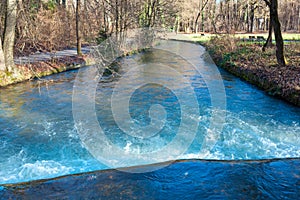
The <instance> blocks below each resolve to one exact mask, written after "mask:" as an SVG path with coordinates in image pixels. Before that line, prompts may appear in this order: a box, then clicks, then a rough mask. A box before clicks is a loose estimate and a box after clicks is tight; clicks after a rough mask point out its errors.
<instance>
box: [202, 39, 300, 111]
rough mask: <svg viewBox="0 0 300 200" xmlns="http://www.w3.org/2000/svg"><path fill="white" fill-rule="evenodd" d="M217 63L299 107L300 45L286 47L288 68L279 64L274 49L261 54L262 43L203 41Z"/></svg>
mask: <svg viewBox="0 0 300 200" xmlns="http://www.w3.org/2000/svg"><path fill="white" fill-rule="evenodd" d="M201 44H202V45H204V46H205V47H206V49H207V51H208V52H209V53H210V55H211V57H212V59H213V60H214V61H215V63H216V64H217V65H218V66H220V67H222V68H224V69H225V70H227V71H229V72H230V73H232V74H234V75H235V76H237V77H240V78H241V79H244V80H246V81H247V82H249V83H251V84H253V85H256V86H257V87H259V88H261V89H263V90H264V91H266V92H267V93H268V94H269V95H272V96H275V97H279V98H281V99H283V100H286V101H287V102H290V103H292V104H294V105H296V106H300V66H299V64H300V44H299V43H296V42H295V43H291V44H289V45H286V46H285V50H286V57H287V61H288V64H287V66H284V67H283V66H279V65H278V64H276V58H275V47H273V48H269V49H267V50H266V52H262V50H261V45H262V44H254V43H252V44H251V43H250V44H249V43H244V42H242V41H240V40H239V39H236V38H233V37H230V36H223V37H215V38H212V39H211V40H210V41H208V42H201Z"/></svg>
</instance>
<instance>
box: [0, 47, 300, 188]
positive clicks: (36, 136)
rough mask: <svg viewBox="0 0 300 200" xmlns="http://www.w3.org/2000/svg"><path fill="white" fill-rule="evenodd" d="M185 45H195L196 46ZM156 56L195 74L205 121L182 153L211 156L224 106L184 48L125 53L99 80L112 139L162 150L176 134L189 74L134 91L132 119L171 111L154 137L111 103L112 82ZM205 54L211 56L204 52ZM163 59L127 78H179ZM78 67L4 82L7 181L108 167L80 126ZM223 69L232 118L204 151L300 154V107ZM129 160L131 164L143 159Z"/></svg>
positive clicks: (231, 155) (0, 168) (3, 168)
mask: <svg viewBox="0 0 300 200" xmlns="http://www.w3.org/2000/svg"><path fill="white" fill-rule="evenodd" d="M174 45H175V46H177V47H178V48H183V49H184V48H186V47H185V44H184V43H180V42H176V43H174ZM185 51H187V52H188V51H189V48H186V49H185ZM191 53H194V54H195V52H191ZM196 53H197V52H196ZM202 53H204V52H203V50H201V49H199V52H198V54H199V55H201V54H202ZM199 59H205V61H206V62H207V63H208V64H207V65H209V64H211V61H210V60H209V59H208V58H205V57H204V58H201V57H200V56H199ZM153 62H155V63H159V64H162V65H167V66H169V67H171V68H173V69H175V70H177V71H178V72H179V73H180V74H183V75H184V77H185V78H186V79H187V80H189V82H191V85H192V87H193V89H194V91H195V92H196V95H197V100H198V102H199V105H198V106H199V111H200V113H199V115H197V116H186V117H188V118H189V119H190V120H194V121H196V122H197V123H199V126H198V131H197V133H196V137H195V139H194V140H193V143H192V144H191V145H190V148H189V149H188V150H187V152H186V153H185V154H184V155H182V156H181V158H204V157H203V155H200V154H199V151H200V149H201V145H202V142H203V138H204V137H205V136H206V134H207V132H208V131H213V130H209V123H210V122H209V120H210V116H211V115H212V112H220V111H218V110H212V109H211V101H210V94H209V93H208V89H207V88H206V82H205V81H204V80H203V78H202V76H201V75H199V74H198V73H197V71H195V70H193V69H192V68H191V67H190V66H188V63H187V62H186V61H184V60H183V59H182V58H181V57H180V56H178V57H176V56H174V54H170V53H168V52H166V51H162V50H157V49H156V50H155V49H153V50H149V51H147V52H144V53H141V54H138V55H135V56H130V57H126V58H124V59H122V60H121V64H122V67H121V69H120V70H119V72H118V73H119V76H118V77H116V78H112V77H111V81H105V82H100V84H99V85H98V88H97V95H96V111H97V116H98V120H99V123H100V125H101V127H102V128H103V130H104V131H105V134H106V136H107V138H108V139H109V140H110V141H111V142H113V143H114V144H115V145H116V146H118V147H119V148H121V149H124V151H128V152H135V153H142V152H143V151H144V152H148V151H150V152H152V151H156V150H157V149H160V148H162V147H163V146H165V145H167V144H169V143H170V142H171V141H172V140H173V138H174V137H175V136H176V133H177V131H178V127H179V126H180V122H181V119H182V116H180V115H181V114H182V113H181V109H182V107H181V106H182V105H181V104H180V102H179V101H178V96H176V95H175V93H179V94H181V95H183V96H184V94H186V92H187V90H186V88H187V87H188V86H189V82H185V81H183V80H184V79H182V80H178V81H177V84H175V86H174V88H173V89H172V90H170V89H169V88H167V87H165V88H164V87H162V85H158V84H155V83H153V84H148V85H145V86H144V87H140V88H138V89H137V90H135V92H134V93H133V94H132V96H131V98H130V107H129V112H130V116H131V118H132V120H134V122H135V123H137V124H138V125H139V126H145V125H149V124H150V123H151V119H150V118H149V109H150V108H151V105H152V104H159V105H161V106H163V107H164V108H165V111H166V117H165V118H162V119H161V120H165V121H164V127H163V129H162V130H161V131H160V132H159V133H158V134H156V135H154V136H152V137H149V138H147V139H144V140H143V139H141V138H138V137H134V136H132V135H130V134H124V132H123V131H122V130H121V129H120V128H119V127H118V126H117V125H116V122H115V120H114V118H113V113H112V111H111V95H112V92H113V88H115V87H116V85H117V83H118V82H117V81H119V80H121V78H122V75H124V74H125V73H127V72H128V71H129V70H131V69H132V66H133V65H134V63H138V64H141V65H143V64H147V63H148V64H149V63H153ZM201 62H202V64H205V63H206V62H204V61H203V60H202V61H201ZM158 66H159V65H153V66H152V68H147V69H146V70H144V71H143V70H140V71H137V72H135V73H133V75H132V76H131V79H130V81H132V82H130V81H128V82H127V83H126V84H128V87H127V89H128V91H129V90H130V84H133V83H134V81H139V80H141V79H145V80H146V79H152V80H155V78H156V79H161V78H162V76H161V74H163V75H164V76H163V77H164V81H165V82H166V83H168V82H170V83H171V82H172V81H174V76H168V74H167V72H166V70H162V69H161V68H159V67H158ZM76 74H77V71H69V72H66V73H61V74H57V75H53V76H50V77H47V78H44V79H43V81H44V82H40V81H32V82H25V83H21V84H17V85H13V86H9V87H6V88H3V89H1V91H0V130H1V132H0V152H1V156H0V183H12V182H20V181H28V180H33V179H41V178H47V177H55V176H59V175H64V174H70V173H78V172H86V171H92V170H97V169H105V168H107V167H106V166H105V165H103V164H101V163H100V162H98V161H97V160H95V159H94V158H93V157H92V156H91V155H90V154H89V153H88V151H87V150H86V149H85V148H84V147H83V145H82V144H81V141H80V139H79V136H78V134H77V131H76V129H75V127H74V122H73V115H72V90H73V84H74V79H75V76H76ZM221 74H222V77H223V79H224V84H225V88H226V95H227V96H226V98H227V99H226V100H227V111H226V123H225V125H224V127H223V131H222V133H221V137H220V138H219V140H218V142H217V143H216V145H215V147H214V148H213V149H209V155H207V156H206V157H205V158H206V159H219V160H224V159H263V158H287V157H300V136H299V134H300V124H299V123H300V120H299V119H300V109H299V108H296V107H294V106H291V105H289V104H286V103H284V102H282V101H280V100H278V99H274V98H271V97H269V96H266V95H265V93H264V92H262V91H259V90H257V89H256V88H255V87H253V86H251V85H249V84H247V83H245V82H242V81H241V80H240V79H238V78H235V77H233V76H232V75H230V74H228V73H226V72H224V71H223V70H221ZM158 75H160V76H158ZM214 79H215V77H214V76H213V75H212V74H211V75H210V81H212V82H213V81H214ZM83 81H84V80H83ZM175 81H176V79H175ZM180 81H181V82H180ZM133 85H134V84H133ZM124 88H126V87H124ZM128 91H127V90H126V89H124V90H123V91H122V92H123V93H124V94H126V93H127V92H128ZM120 106H122V105H120ZM193 106H194V105H189V103H188V102H187V105H186V107H185V109H187V110H193V109H195V107H193ZM150 110H151V109H150ZM154 111H155V110H154ZM83 112H84V111H83ZM154 113H155V112H154ZM183 114H184V113H183ZM128 123H130V122H128ZM189 130H190V127H188V126H187V127H185V132H186V134H187V136H188V134H189ZM174 151H176V149H174ZM125 161H126V158H124V162H125ZM125 163H126V162H125ZM126 164H128V166H131V165H136V164H138V163H126Z"/></svg>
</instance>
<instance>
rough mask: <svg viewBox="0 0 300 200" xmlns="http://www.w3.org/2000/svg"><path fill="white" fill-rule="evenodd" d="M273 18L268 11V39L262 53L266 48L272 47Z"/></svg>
mask: <svg viewBox="0 0 300 200" xmlns="http://www.w3.org/2000/svg"><path fill="white" fill-rule="evenodd" d="M271 18H273V17H272V15H271V9H270V20H269V35H268V39H267V41H266V43H265V44H264V46H263V48H262V51H265V50H266V48H267V47H269V46H271V45H272V33H273V22H272V21H273V19H271Z"/></svg>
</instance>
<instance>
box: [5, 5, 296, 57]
mask: <svg viewBox="0 0 300 200" xmlns="http://www.w3.org/2000/svg"><path fill="white" fill-rule="evenodd" d="M1 1H2V2H1V4H0V16H1V21H0V33H1V39H2V40H1V41H2V44H3V41H4V40H3V39H4V38H3V37H4V31H5V30H4V29H5V20H4V19H5V15H6V0H1ZM10 1H11V0H10ZM13 1H15V3H17V19H16V30H15V31H16V37H15V41H14V54H15V56H21V55H28V54H31V53H34V52H36V51H53V50H60V49H64V48H68V47H73V46H75V45H76V42H77V37H76V36H78V35H76V13H77V12H78V13H77V14H78V15H79V18H77V19H78V20H79V24H80V26H79V27H78V28H79V37H80V40H81V42H82V43H86V44H93V43H96V42H101V41H102V40H103V39H105V38H106V37H108V36H109V35H110V34H112V33H113V32H122V31H124V30H127V29H131V28H138V27H163V28H166V29H168V30H170V31H176V32H186V33H192V32H194V33H196V32H211V33H235V32H248V33H252V32H259V31H268V29H269V24H270V22H269V9H268V7H267V5H266V4H265V2H264V1H263V0H222V1H217V0H57V1H54V0H49V1H47V0H20V1H16V0H13ZM278 3H279V5H278V12H279V19H280V22H281V27H282V31H284V32H299V31H300V2H299V1H298V0H284V1H279V2H278ZM77 5H78V6H77ZM77 8H78V10H77ZM77 34H78V33H77Z"/></svg>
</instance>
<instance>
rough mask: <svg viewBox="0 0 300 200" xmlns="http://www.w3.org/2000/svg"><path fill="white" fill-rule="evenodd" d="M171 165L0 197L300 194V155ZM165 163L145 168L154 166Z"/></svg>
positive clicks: (40, 185)
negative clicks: (269, 158)
mask: <svg viewBox="0 0 300 200" xmlns="http://www.w3.org/2000/svg"><path fill="white" fill-rule="evenodd" d="M165 164H166V163H163V165H165ZM167 164H169V165H168V166H167V167H165V168H162V169H159V170H157V171H152V172H148V173H126V172H122V171H118V170H104V171H95V172H90V173H83V174H77V175H69V176H64V177H60V178H55V179H48V180H40V181H32V182H29V183H24V184H22V183H21V184H16V185H2V186H0V198H1V199H20V198H21V199H282V198H285V199H297V198H298V197H299V195H300V180H299V176H300V168H299V166H300V160H299V159H285V160H280V159H277V160H261V161H207V160H179V161H174V162H168V163H167ZM159 165H161V164H155V165H148V166H140V167H139V168H141V169H142V170H145V169H146V171H149V169H150V170H151V168H155V167H157V166H159ZM135 168H136V167H135ZM127 169H130V168H127Z"/></svg>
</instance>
